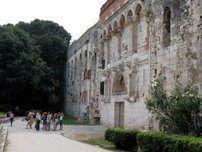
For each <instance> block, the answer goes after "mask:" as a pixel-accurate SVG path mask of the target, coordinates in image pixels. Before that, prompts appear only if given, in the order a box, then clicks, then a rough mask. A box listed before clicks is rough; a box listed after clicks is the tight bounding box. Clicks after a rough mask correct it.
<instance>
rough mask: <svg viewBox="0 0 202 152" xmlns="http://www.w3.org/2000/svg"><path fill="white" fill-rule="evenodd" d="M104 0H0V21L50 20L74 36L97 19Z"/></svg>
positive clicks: (78, 35)
mask: <svg viewBox="0 0 202 152" xmlns="http://www.w3.org/2000/svg"><path fill="white" fill-rule="evenodd" d="M105 2H106V0H0V25H4V24H7V23H12V24H16V23H18V22H19V21H24V22H30V21H33V20H34V19H36V18H38V19H42V20H51V21H53V22H56V23H58V24H59V25H61V26H63V27H64V28H65V29H66V30H67V31H68V32H69V33H71V35H72V40H74V39H78V38H79V37H80V36H81V35H82V34H83V33H84V32H85V31H86V30H87V29H88V28H90V27H91V26H93V25H94V24H95V23H96V22H97V21H98V19H99V13H100V8H101V6H102V5H103V4H104V3H105Z"/></svg>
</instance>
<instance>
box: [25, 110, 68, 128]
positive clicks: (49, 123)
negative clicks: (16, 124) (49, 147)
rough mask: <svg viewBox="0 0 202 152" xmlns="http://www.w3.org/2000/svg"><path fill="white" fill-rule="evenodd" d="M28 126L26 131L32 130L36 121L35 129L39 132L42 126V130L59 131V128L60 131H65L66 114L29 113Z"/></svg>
mask: <svg viewBox="0 0 202 152" xmlns="http://www.w3.org/2000/svg"><path fill="white" fill-rule="evenodd" d="M26 120H27V125H26V129H32V126H33V123H34V121H35V128H36V130H37V131H39V130H40V127H41V125H42V129H43V130H46V131H50V130H53V131H55V130H57V128H58V126H59V129H60V130H62V129H63V123H64V122H63V121H64V114H63V113H51V112H43V113H40V112H37V113H36V114H35V113H33V112H29V113H28V115H27V117H26Z"/></svg>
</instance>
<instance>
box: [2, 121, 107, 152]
mask: <svg viewBox="0 0 202 152" xmlns="http://www.w3.org/2000/svg"><path fill="white" fill-rule="evenodd" d="M7 125H8V131H9V133H8V145H7V147H6V152H57V151H59V152H110V151H108V150H104V149H102V148H99V147H97V146H92V145H88V144H84V143H81V142H77V141H74V140H71V139H68V138H65V137H63V136H61V133H65V132H89V133H90V132H93V133H104V131H105V129H106V128H104V127H102V126H65V127H64V130H63V131H49V132H47V131H42V130H40V131H36V130H35V129H25V126H26V122H25V121H22V120H21V119H16V120H15V122H14V125H13V126H12V127H10V126H9V124H7Z"/></svg>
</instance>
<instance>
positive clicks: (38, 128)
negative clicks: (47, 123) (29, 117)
mask: <svg viewBox="0 0 202 152" xmlns="http://www.w3.org/2000/svg"><path fill="white" fill-rule="evenodd" d="M40 122H41V114H40V113H39V112H37V113H36V126H35V128H36V130H37V131H39V130H40Z"/></svg>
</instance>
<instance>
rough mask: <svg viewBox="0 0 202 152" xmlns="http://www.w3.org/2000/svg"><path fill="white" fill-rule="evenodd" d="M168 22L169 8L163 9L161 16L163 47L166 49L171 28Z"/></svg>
mask: <svg viewBox="0 0 202 152" xmlns="http://www.w3.org/2000/svg"><path fill="white" fill-rule="evenodd" d="M170 21H171V12H170V8H169V7H166V8H165V9H164V14H163V26H164V29H163V46H164V47H167V46H169V45H170V32H171V26H170Z"/></svg>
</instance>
